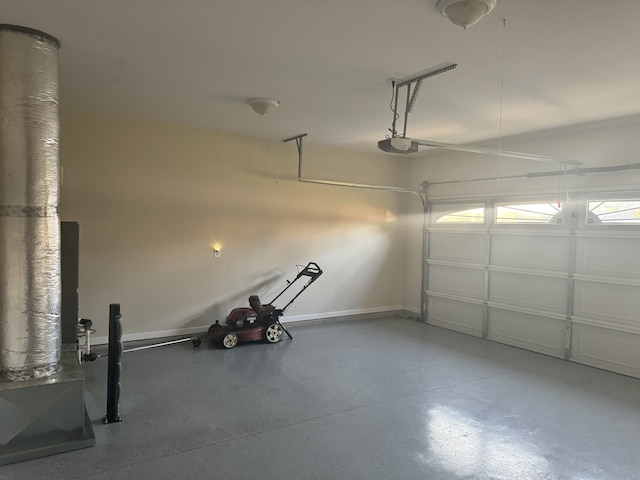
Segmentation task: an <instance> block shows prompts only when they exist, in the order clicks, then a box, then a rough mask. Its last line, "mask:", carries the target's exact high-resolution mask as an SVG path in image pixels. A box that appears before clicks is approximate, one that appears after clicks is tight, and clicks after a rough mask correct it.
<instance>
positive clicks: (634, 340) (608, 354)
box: [571, 323, 640, 377]
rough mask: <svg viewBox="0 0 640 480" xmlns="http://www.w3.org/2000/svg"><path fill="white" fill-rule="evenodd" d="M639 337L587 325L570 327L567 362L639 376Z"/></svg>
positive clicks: (575, 324)
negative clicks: (570, 360) (572, 361)
mask: <svg viewBox="0 0 640 480" xmlns="http://www.w3.org/2000/svg"><path fill="white" fill-rule="evenodd" d="M639 346H640V335H635V334H632V333H628V332H617V331H615V330H609V329H607V328H599V327H594V326H591V325H581V324H577V323H574V325H573V348H572V355H571V359H572V360H574V361H576V362H580V363H584V364H586V365H591V366H594V367H599V368H604V369H606V370H611V371H614V372H618V373H622V374H624V375H631V376H633V377H640V348H639Z"/></svg>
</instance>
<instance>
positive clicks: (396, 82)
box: [391, 63, 458, 137]
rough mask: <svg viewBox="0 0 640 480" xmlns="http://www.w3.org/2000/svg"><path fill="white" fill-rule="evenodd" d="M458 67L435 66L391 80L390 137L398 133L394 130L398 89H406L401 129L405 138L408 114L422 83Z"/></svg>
mask: <svg viewBox="0 0 640 480" xmlns="http://www.w3.org/2000/svg"><path fill="white" fill-rule="evenodd" d="M457 66H458V64H457V63H444V64H441V65H436V66H435V67H431V68H429V69H427V70H422V71H420V72H417V73H414V74H413V75H409V76H408V77H404V78H400V79H395V78H392V79H391V83H392V86H393V98H394V106H393V109H392V111H393V123H392V125H391V135H392V136H393V137H396V136H397V135H398V132H397V130H396V121H397V119H398V117H399V115H398V96H399V93H400V89H401V88H402V87H407V100H406V103H405V108H404V125H403V128H402V136H403V137H406V136H407V123H408V120H409V114H410V113H411V112H412V111H413V106H414V105H415V103H416V99H417V98H418V93H420V87H421V86H422V81H423V80H425V79H427V78H430V77H435V76H436V75H440V74H441V73H445V72H448V71H450V70H453V69H454V68H456V67H457Z"/></svg>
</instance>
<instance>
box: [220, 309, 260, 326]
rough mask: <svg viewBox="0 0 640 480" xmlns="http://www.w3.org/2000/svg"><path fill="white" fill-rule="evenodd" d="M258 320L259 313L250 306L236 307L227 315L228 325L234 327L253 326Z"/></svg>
mask: <svg viewBox="0 0 640 480" xmlns="http://www.w3.org/2000/svg"><path fill="white" fill-rule="evenodd" d="M257 321H258V314H257V313H256V312H254V311H253V310H252V309H250V308H234V309H233V310H231V313H229V315H227V325H229V327H230V328H232V329H239V328H253V327H254V326H256V322H257Z"/></svg>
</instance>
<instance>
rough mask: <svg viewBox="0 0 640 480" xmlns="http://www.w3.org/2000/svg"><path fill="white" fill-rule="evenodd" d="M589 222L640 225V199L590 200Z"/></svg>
mask: <svg viewBox="0 0 640 480" xmlns="http://www.w3.org/2000/svg"><path fill="white" fill-rule="evenodd" d="M587 224H589V225H593V224H609V225H640V200H592V201H589V202H587Z"/></svg>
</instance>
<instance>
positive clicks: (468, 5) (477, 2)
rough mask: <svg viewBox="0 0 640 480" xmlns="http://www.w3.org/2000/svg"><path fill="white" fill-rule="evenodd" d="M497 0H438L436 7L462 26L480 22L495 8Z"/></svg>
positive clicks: (454, 22) (465, 26) (452, 21)
mask: <svg viewBox="0 0 640 480" xmlns="http://www.w3.org/2000/svg"><path fill="white" fill-rule="evenodd" d="M496 1H497V0H438V3H437V4H436V8H437V9H438V10H440V13H442V15H444V16H445V17H447V18H448V19H449V20H450V21H451V23H453V24H454V25H458V26H460V27H462V28H467V27H468V26H470V25H473V24H475V23H478V21H479V20H480V19H481V18H482V17H484V16H485V15H486V14H487V13H489V12H490V11H491V10H493V7H495V6H496Z"/></svg>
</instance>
